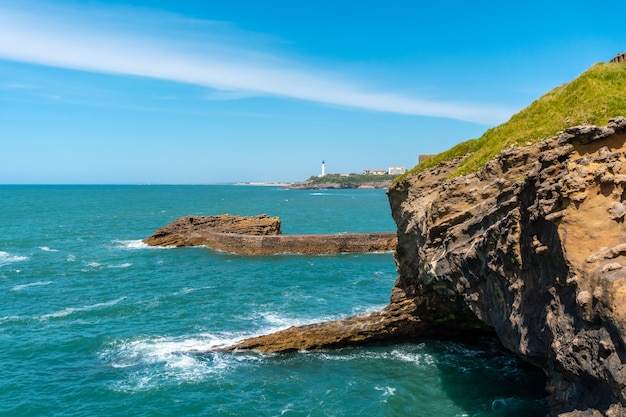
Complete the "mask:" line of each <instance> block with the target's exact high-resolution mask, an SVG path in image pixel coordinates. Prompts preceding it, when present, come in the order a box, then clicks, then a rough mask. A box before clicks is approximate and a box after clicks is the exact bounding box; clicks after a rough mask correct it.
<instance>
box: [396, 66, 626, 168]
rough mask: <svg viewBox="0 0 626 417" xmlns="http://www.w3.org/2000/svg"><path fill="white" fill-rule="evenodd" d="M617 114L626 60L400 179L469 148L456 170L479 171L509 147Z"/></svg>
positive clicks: (622, 105)
mask: <svg viewBox="0 0 626 417" xmlns="http://www.w3.org/2000/svg"><path fill="white" fill-rule="evenodd" d="M615 116H626V63H599V64H596V65H594V66H593V67H591V68H590V69H588V70H587V71H586V72H584V73H583V74H581V75H580V76H579V77H578V78H576V79H575V80H573V81H571V82H569V83H567V84H564V85H562V86H560V87H557V88H555V89H554V90H552V91H550V92H549V93H547V94H546V95H544V96H543V97H541V98H539V99H538V100H536V101H535V102H533V103H532V104H531V105H530V106H528V107H526V108H525V109H524V110H522V111H520V112H519V113H517V114H515V115H514V116H513V117H511V119H510V120H509V121H508V122H505V123H503V124H501V125H499V126H496V127H494V128H491V129H489V130H487V131H486V132H485V133H484V134H483V135H482V136H481V137H480V138H478V139H472V140H468V141H466V142H463V143H460V144H458V145H456V146H455V147H453V148H451V149H449V150H447V151H445V152H443V153H441V154H439V155H437V156H435V157H433V158H432V159H429V160H428V161H426V162H423V163H421V164H419V165H417V166H416V167H415V168H413V169H411V170H410V171H408V172H407V173H406V174H405V175H403V176H402V177H399V178H398V179H400V178H403V177H404V176H406V175H408V174H411V173H415V172H420V171H423V170H425V169H427V168H431V167H433V166H435V165H437V164H438V163H440V162H442V161H448V160H452V159H454V158H456V157H459V156H463V155H466V154H467V153H469V152H471V153H472V155H471V156H469V157H468V158H467V159H466V160H465V161H463V164H462V165H461V166H460V167H459V168H457V170H456V171H455V172H454V173H453V174H452V176H453V177H455V176H460V175H465V174H469V173H471V172H476V171H478V170H479V169H480V168H482V167H483V166H484V165H485V163H486V162H488V161H489V160H490V159H492V158H493V157H495V156H496V155H497V154H498V153H500V151H502V150H503V149H505V148H508V147H510V146H526V145H531V144H533V143H537V142H539V141H541V140H544V139H547V138H549V137H551V136H554V135H555V134H557V133H558V132H560V131H563V130H565V129H566V128H568V127H572V126H576V125H580V124H583V123H589V124H595V125H599V126H603V125H605V124H606V123H607V122H608V120H609V119H611V118H612V117H615Z"/></svg>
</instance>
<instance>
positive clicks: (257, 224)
mask: <svg viewBox="0 0 626 417" xmlns="http://www.w3.org/2000/svg"><path fill="white" fill-rule="evenodd" d="M210 233H235V234H243V235H256V236H258V235H280V219H279V218H278V217H270V216H267V215H265V214H261V215H259V216H231V215H228V214H222V215H219V216H185V217H179V218H177V219H176V220H174V221H173V222H171V223H169V224H167V225H165V226H163V227H162V228H160V229H158V230H157V231H155V232H154V233H153V234H152V236H150V237H149V238H147V239H144V240H143V241H144V243H146V244H147V245H150V246H198V245H203V244H204V243H203V242H204V240H205V239H206V235H207V234H210Z"/></svg>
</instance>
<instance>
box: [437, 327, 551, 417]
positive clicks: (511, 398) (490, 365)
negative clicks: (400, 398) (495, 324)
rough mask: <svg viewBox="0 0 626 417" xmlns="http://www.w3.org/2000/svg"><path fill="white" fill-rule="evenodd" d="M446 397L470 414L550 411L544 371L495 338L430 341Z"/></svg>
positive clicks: (525, 416)
mask: <svg viewBox="0 0 626 417" xmlns="http://www.w3.org/2000/svg"><path fill="white" fill-rule="evenodd" d="M426 348H427V350H428V351H429V353H430V354H431V355H432V356H433V357H434V358H435V361H436V363H437V367H438V368H439V370H440V372H441V374H440V378H441V386H442V389H443V390H444V391H445V393H446V395H447V396H448V397H449V398H450V400H451V401H453V402H454V403H455V404H457V405H458V406H459V407H460V408H462V409H464V410H466V411H467V416H468V417H478V416H507V417H532V416H545V415H546V414H547V413H548V406H547V400H546V398H547V394H546V392H545V386H546V381H547V378H546V376H545V374H544V372H543V371H542V370H541V369H539V368H537V367H534V366H532V365H530V364H528V363H526V362H524V361H523V360H521V359H520V358H518V357H517V356H515V355H514V354H512V353H510V352H509V351H507V350H505V349H504V347H503V346H502V345H501V344H500V342H499V341H498V340H497V339H496V338H495V337H481V338H477V339H473V340H470V341H462V342H460V341H430V342H428V343H426Z"/></svg>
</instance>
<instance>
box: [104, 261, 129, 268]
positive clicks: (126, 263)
mask: <svg viewBox="0 0 626 417" xmlns="http://www.w3.org/2000/svg"><path fill="white" fill-rule="evenodd" d="M131 266H133V264H132V263H130V262H124V263H123V264H117V265H109V266H108V267H109V268H129V267H131Z"/></svg>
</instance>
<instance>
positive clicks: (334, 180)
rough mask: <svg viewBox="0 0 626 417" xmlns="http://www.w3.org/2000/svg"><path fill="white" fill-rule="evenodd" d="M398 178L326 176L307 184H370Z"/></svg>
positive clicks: (355, 175)
mask: <svg viewBox="0 0 626 417" xmlns="http://www.w3.org/2000/svg"><path fill="white" fill-rule="evenodd" d="M395 178H396V175H372V174H367V175H365V174H363V175H362V174H349V175H342V174H326V175H324V176H323V177H317V176H312V177H310V178H309V179H308V180H306V181H305V182H306V183H309V184H329V183H330V184H357V185H358V184H365V183H370V182H385V181H391V180H393V179H395Z"/></svg>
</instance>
